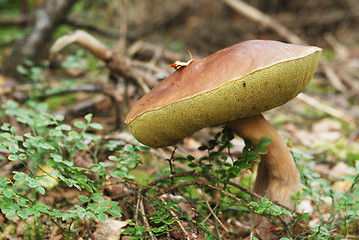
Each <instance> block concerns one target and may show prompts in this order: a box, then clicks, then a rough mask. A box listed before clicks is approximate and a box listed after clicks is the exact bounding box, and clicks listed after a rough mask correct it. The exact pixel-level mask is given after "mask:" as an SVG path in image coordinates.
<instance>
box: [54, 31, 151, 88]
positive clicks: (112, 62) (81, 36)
mask: <svg viewBox="0 0 359 240" xmlns="http://www.w3.org/2000/svg"><path fill="white" fill-rule="evenodd" d="M73 43H77V44H79V45H80V46H81V47H83V48H86V49H87V50H89V51H90V52H91V53H92V54H93V55H95V56H96V57H97V58H99V59H101V60H103V61H105V62H106V65H107V67H108V68H109V69H110V70H111V72H112V73H114V74H118V75H120V76H122V77H124V78H125V79H128V80H130V81H133V82H135V83H137V84H138V85H139V86H140V87H141V88H142V90H143V91H144V92H145V93H147V92H149V90H150V88H149V87H148V85H147V84H146V82H145V81H144V80H143V79H142V77H140V76H138V75H137V74H136V72H135V71H133V70H132V69H131V61H130V59H127V58H125V57H120V56H119V55H117V54H115V53H114V52H113V51H111V50H110V49H109V48H108V47H107V46H106V45H104V44H103V43H101V42H100V41H99V40H97V39H96V38H95V37H93V36H92V35H90V34H89V33H87V32H85V31H82V30H76V31H74V32H72V33H69V34H67V35H64V36H62V37H60V38H58V39H57V40H56V41H55V43H54V44H53V45H52V46H51V48H50V52H51V53H56V52H59V51H61V50H62V49H63V48H64V47H66V46H68V45H70V44H73Z"/></svg>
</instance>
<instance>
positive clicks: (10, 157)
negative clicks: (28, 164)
mask: <svg viewBox="0 0 359 240" xmlns="http://www.w3.org/2000/svg"><path fill="white" fill-rule="evenodd" d="M8 159H9V160H10V161H16V160H18V159H19V158H18V157H17V155H14V154H10V155H9V156H8Z"/></svg>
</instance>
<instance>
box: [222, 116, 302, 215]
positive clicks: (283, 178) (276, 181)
mask: <svg viewBox="0 0 359 240" xmlns="http://www.w3.org/2000/svg"><path fill="white" fill-rule="evenodd" d="M226 125H227V126H229V127H230V128H231V129H232V130H233V132H234V133H236V134H237V135H238V136H240V137H242V138H247V139H249V140H250V141H251V142H252V143H253V144H258V143H259V140H260V139H262V138H263V137H270V138H271V139H272V142H271V143H270V144H269V145H268V146H266V148H267V150H268V153H267V154H264V155H261V163H260V164H259V166H258V173H257V179H256V182H255V185H254V191H255V192H256V193H258V194H259V195H261V196H263V197H266V198H268V199H269V200H272V201H275V202H277V203H280V204H281V205H283V206H285V207H288V208H290V209H293V207H294V202H293V201H291V200H290V196H291V195H292V194H295V193H296V191H297V190H299V186H300V176H299V172H298V170H297V168H296V166H295V163H294V160H293V157H292V155H291V153H290V151H289V148H288V147H287V145H286V144H285V142H284V141H283V139H282V137H281V136H280V135H279V134H278V132H277V131H276V130H275V129H274V128H273V127H272V125H271V124H270V123H269V122H268V121H267V120H266V119H265V118H264V117H263V116H262V114H260V115H256V116H253V117H246V118H240V119H237V120H234V121H231V122H228V123H226Z"/></svg>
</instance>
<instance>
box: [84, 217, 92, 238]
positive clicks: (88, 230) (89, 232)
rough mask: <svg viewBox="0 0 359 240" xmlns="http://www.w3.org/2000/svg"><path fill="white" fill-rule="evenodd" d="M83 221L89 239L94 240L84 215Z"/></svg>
mask: <svg viewBox="0 0 359 240" xmlns="http://www.w3.org/2000/svg"><path fill="white" fill-rule="evenodd" d="M84 222H85V226H86V229H87V233H88V234H89V235H90V238H91V240H95V238H94V237H93V235H92V232H91V229H90V225H89V224H88V222H87V218H86V217H84Z"/></svg>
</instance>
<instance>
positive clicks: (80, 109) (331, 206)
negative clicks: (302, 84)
mask: <svg viewBox="0 0 359 240" xmlns="http://www.w3.org/2000/svg"><path fill="white" fill-rule="evenodd" d="M120 2H121V4H122V5H121V4H119V3H120ZM230 2H232V1H211V2H210V4H209V3H208V1H205V0H198V1H195V2H194V1H189V0H183V1H176V4H174V2H173V1H165V0H151V1H119V3H113V2H111V3H108V2H106V1H101V3H95V4H93V5H91V4H90V5H89V6H87V5H86V4H84V3H82V4H79V5H78V6H77V8H76V9H75V10H73V11H72V12H71V14H70V16H69V19H71V20H73V21H68V23H67V25H66V26H65V27H62V28H60V29H59V30H58V31H57V32H56V34H55V35H56V36H57V39H58V38H59V37H60V36H62V35H64V34H67V33H68V32H69V31H70V30H72V31H73V30H76V29H78V28H77V26H79V22H81V21H82V23H86V25H84V24H82V25H81V29H83V30H85V31H87V32H88V33H90V34H92V36H94V37H95V38H96V39H98V40H99V41H101V42H102V43H104V45H105V46H107V48H108V49H110V50H111V51H109V52H108V54H109V55H108V56H110V57H108V59H105V58H106V56H99V55H97V56H94V55H93V54H91V53H90V51H88V50H89V49H86V48H85V47H84V45H83V44H82V46H81V44H79V45H80V46H79V45H71V44H69V45H70V46H69V47H67V48H65V49H61V50H60V49H59V50H58V52H56V53H53V54H51V56H50V57H49V58H48V59H46V60H45V61H44V64H42V65H41V66H35V65H33V64H32V63H27V65H26V66H23V67H19V72H20V73H21V74H22V75H23V77H24V78H25V79H27V80H28V82H24V81H19V80H18V79H11V78H7V77H6V76H3V75H0V87H1V88H0V94H1V95H0V103H1V104H2V110H1V112H0V122H1V123H6V124H10V125H3V127H2V128H1V136H0V146H1V147H0V157H1V158H0V170H1V172H0V179H1V181H0V201H2V202H1V203H0V208H1V210H2V213H0V239H53V240H55V239H130V238H131V236H132V238H131V239H140V238H151V239H253V236H252V235H251V234H252V232H251V228H250V221H251V220H250V215H251V214H250V212H251V211H252V210H253V208H251V207H250V206H249V205H248V204H249V203H250V202H251V199H252V198H253V193H251V192H250V190H249V189H251V188H252V185H253V182H254V179H255V173H252V171H251V170H244V171H242V172H241V173H240V174H239V175H238V177H236V178H234V179H231V181H232V182H235V183H238V184H240V185H241V186H242V187H239V186H235V185H233V186H223V185H221V182H220V181H219V180H218V179H216V180H214V178H215V177H218V175H216V174H215V173H213V172H212V171H209V170H206V169H205V168H204V167H201V166H199V165H196V164H199V162H200V159H201V158H203V157H207V156H208V154H211V153H212V154H213V155H216V154H217V152H216V151H219V150H218V149H219V148H220V146H221V144H223V143H220V142H216V147H215V148H213V149H206V150H198V148H199V147H201V146H202V145H206V144H208V142H209V141H211V140H213V139H214V138H215V136H216V134H218V133H222V135H221V136H223V134H225V131H223V132H221V131H222V128H223V127H222V126H214V127H209V128H205V129H203V130H201V131H199V132H196V133H195V134H194V135H193V136H190V137H188V138H186V139H184V140H183V141H182V142H181V143H180V144H178V146H177V147H176V148H175V149H174V148H173V147H169V148H165V149H147V148H146V147H144V146H141V145H140V146H139V145H136V144H137V143H136V142H135V141H134V139H133V137H132V136H131V135H130V133H129V131H128V128H127V126H126V125H125V124H124V119H125V116H126V114H127V112H128V111H129V109H130V107H131V106H133V104H134V103H135V102H136V101H137V100H138V99H139V97H141V96H142V95H143V94H144V92H146V91H147V90H149V89H151V88H153V87H154V86H155V85H156V84H158V82H159V81H161V80H162V79H164V78H165V77H167V76H168V75H169V74H170V73H171V72H173V71H174V70H173V69H171V68H170V67H168V65H169V64H171V63H173V62H174V61H176V60H180V61H184V62H186V61H188V60H190V59H191V58H194V59H196V58H202V57H205V56H208V55H209V54H211V53H213V52H215V51H217V50H219V49H222V48H225V47H228V46H230V45H232V44H235V43H237V42H241V41H244V40H248V39H271V40H272V39H274V40H279V41H284V42H294V43H306V44H308V45H315V46H318V47H320V48H322V49H323V52H322V58H321V62H320V64H319V67H318V69H317V72H316V74H315V76H314V78H313V80H312V81H311V82H310V84H309V86H308V87H307V88H306V90H305V91H304V94H302V95H300V96H299V97H298V98H295V99H293V100H292V101H290V102H288V103H287V104H285V105H283V106H281V107H278V108H276V109H273V110H271V111H268V112H266V113H265V114H264V115H265V117H266V118H267V119H268V121H269V122H271V124H272V125H273V126H274V127H275V128H276V129H277V130H278V132H279V133H280V135H281V136H283V137H284V138H286V139H288V145H290V146H291V149H292V152H293V155H294V157H295V159H296V163H297V165H298V168H299V170H300V172H301V176H302V183H303V187H302V192H301V195H300V196H296V197H297V202H298V205H299V206H297V213H296V214H294V218H295V219H296V220H297V221H298V222H296V224H293V225H292V226H284V227H283V222H280V221H277V223H278V222H279V224H278V225H276V224H275V225H274V226H275V227H273V239H279V238H280V237H287V239H290V237H292V239H333V238H334V237H335V238H336V239H359V219H358V214H359V212H358V207H359V189H358V185H359V183H358V181H359V128H358V119H359V107H358V106H359V104H358V102H359V31H358V29H357V26H358V25H359V15H358V12H359V4H357V3H356V1H355V0H353V1H351V0H346V1H340V3H339V1H335V0H318V1H306V2H305V3H303V2H301V3H299V1H274V0H271V1H248V2H249V3H250V4H252V6H254V7H256V9H257V10H259V13H260V14H266V15H265V16H268V17H269V16H270V17H271V18H272V20H271V21H264V19H265V18H263V16H264V15H259V16H260V17H259V18H258V15H256V14H255V13H251V14H249V13H248V12H247V13H248V15H246V14H240V13H239V12H238V10H235V7H233V6H232V5H230V4H229V3H230ZM234 2H235V1H234ZM265 2H268V3H265ZM86 7H89V9H87V8H86ZM98 8H101V9H103V11H97V9H98ZM79 9H80V10H79ZM85 9H86V11H85ZM121 9H122V10H121ZM83 12H86V14H84V13H83ZM79 19H80V20H79ZM96 19H101V20H99V21H98V23H97V22H96ZM273 20H274V21H273ZM94 26H95V27H94ZM283 27H284V29H286V30H288V32H286V31H284V32H283V31H282V30H283ZM16 31H19V29H17V30H16ZM14 36H16V34H14ZM3 39H5V38H3ZM15 40H16V37H13V38H12V39H11V41H15ZM55 40H56V39H54V40H53V41H52V42H51V44H53V42H54V41H55ZM3 41H4V42H2V45H0V46H4V47H3V48H2V49H1V52H0V54H1V56H0V60H2V61H6V58H7V57H8V56H9V55H10V54H11V52H12V47H13V45H11V44H10V43H9V42H10V40H9V42H6V40H3ZM114 59H117V60H118V62H117V63H120V64H118V65H116V64H117V63H113V62H111V61H113V60H114ZM103 60H105V61H103ZM111 63H113V64H111ZM89 113H91V115H88V114H89ZM60 115H61V116H63V118H61V117H56V116H60ZM85 116H86V117H85ZM9 126H13V127H15V128H16V129H10V127H9ZM24 139H27V140H26V141H25V140H24ZM133 145H134V146H135V147H133ZM231 145H232V148H231V150H230V152H229V151H227V149H226V148H225V149H222V151H221V152H220V153H219V155H221V156H222V154H223V155H226V156H228V155H230V156H232V157H235V158H237V157H241V156H242V155H243V153H242V149H243V147H244V146H245V143H244V142H243V140H242V139H240V138H238V137H235V138H234V139H233V140H232V141H231ZM34 149H35V150H34ZM22 154H23V155H22ZM22 156H24V158H23V159H22ZM25 156H26V157H25ZM59 156H61V157H59ZM188 156H192V157H193V159H192V157H188ZM67 160H68V161H67ZM172 160H173V161H172ZM189 160H191V161H189ZM203 162H206V161H205V160H204V161H203ZM206 163H208V162H206ZM191 164H192V165H191ZM221 164H223V163H218V164H217V165H218V166H219V167H222V165H221ZM224 166H225V165H223V167H224ZM204 171H207V172H205V173H204ZM54 172H56V173H54ZM44 173H45V174H44ZM200 173H202V175H200ZM3 177H4V178H3ZM14 183H16V184H14ZM213 185H214V186H215V187H213ZM219 189H220V190H219ZM246 191H247V192H246ZM231 194H232V195H236V196H238V198H241V199H243V202H241V200H238V199H236V198H235V197H233V196H232V195H231ZM79 196H80V197H79ZM263 204H265V203H263ZM271 204H272V203H271ZM115 205H116V206H117V205H118V206H119V208H117V207H116V206H115ZM261 206H262V207H263V208H262V210H263V209H264V208H265V207H264V206H263V205H261ZM109 209H112V210H113V211H112V212H111V210H109ZM274 209H276V208H274V207H272V205H270V206H267V207H266V208H265V210H263V211H264V213H263V214H264V215H265V216H266V217H268V218H269V219H272V220H276V218H275V217H273V211H274ZM281 211H284V210H281ZM252 212H253V211H252ZM303 212H305V213H304V214H303ZM300 213H302V215H301V214H300ZM277 220H278V219H277ZM281 223H282V225H281ZM309 226H310V227H309ZM123 230H125V232H124V233H123V232H122V231H123ZM121 232H122V234H121ZM288 234H289V235H290V236H288Z"/></svg>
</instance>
